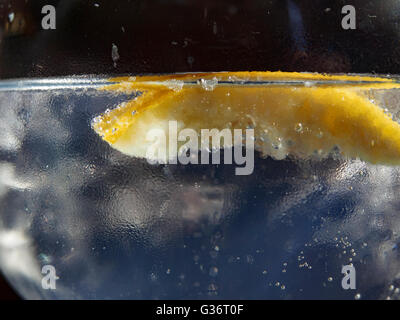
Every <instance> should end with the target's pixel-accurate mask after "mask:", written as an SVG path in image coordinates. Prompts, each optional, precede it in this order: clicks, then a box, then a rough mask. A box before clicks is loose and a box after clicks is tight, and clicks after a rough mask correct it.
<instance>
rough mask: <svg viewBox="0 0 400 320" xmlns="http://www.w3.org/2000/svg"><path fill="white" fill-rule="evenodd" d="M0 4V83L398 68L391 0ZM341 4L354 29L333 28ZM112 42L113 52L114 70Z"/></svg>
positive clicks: (399, 10) (0, 0)
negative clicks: (49, 8)
mask: <svg viewBox="0 0 400 320" xmlns="http://www.w3.org/2000/svg"><path fill="white" fill-rule="evenodd" d="M0 4H2V6H1V7H0V35H1V43H0V78H14V77H45V76H62V75H72V74H126V73H130V74H137V73H169V72H193V71H224V70H229V71H237V70H272V71H274V70H284V71H317V72H338V73H341V72H353V73H381V74H386V73H393V74H395V73H399V71H400V59H399V57H400V46H399V44H400V42H399V35H400V26H399V23H398V22H399V21H400V20H399V18H400V4H399V3H398V1H396V0H385V1H382V0H373V1H367V0H352V1H348V0H318V1H316V0H242V1H235V0H220V1H214V0H204V1H201V0H146V1H141V0H132V1H129V0H119V1H110V0H108V1H106V0H96V1H79V0H64V1H61V0H60V1H50V0H45V1H42V0H27V1H25V0H16V1H6V0H0ZM45 4H53V5H54V6H55V7H56V12H57V28H56V30H42V29H41V19H42V17H43V16H44V15H43V14H41V8H42V7H43V6H44V5H45ZM95 4H98V6H95ZM347 4H351V5H353V6H355V7H356V10H357V29H356V30H343V29H342V27H341V20H342V18H343V16H344V15H342V13H341V9H342V7H343V6H344V5H347ZM11 12H13V13H14V20H13V22H12V23H10V21H9V20H10V19H9V16H8V15H9V13H11ZM113 43H114V44H115V45H116V46H117V47H118V49H119V55H120V59H119V60H118V61H117V65H116V67H115V66H114V64H113V61H112V59H111V48H112V44H113Z"/></svg>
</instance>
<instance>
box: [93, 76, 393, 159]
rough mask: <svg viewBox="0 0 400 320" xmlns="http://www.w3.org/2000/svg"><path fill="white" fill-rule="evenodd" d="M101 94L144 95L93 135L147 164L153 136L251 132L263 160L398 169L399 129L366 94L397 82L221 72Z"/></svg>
mask: <svg viewBox="0 0 400 320" xmlns="http://www.w3.org/2000/svg"><path fill="white" fill-rule="evenodd" d="M112 82H113V84H110V85H109V86H106V87H104V88H102V89H103V90H110V91H120V92H135V91H138V92H140V93H141V94H140V95H139V96H137V97H136V98H135V99H133V100H131V101H128V102H126V103H124V104H122V105H120V106H117V107H116V108H114V109H113V110H108V111H107V112H105V113H104V114H102V115H99V116H98V117H96V118H95V119H94V121H93V123H92V127H93V129H94V130H95V131H96V132H97V133H98V134H99V135H100V136H101V137H102V138H103V139H104V140H105V141H107V142H108V143H109V144H110V145H111V146H112V147H113V148H115V149H117V150H119V151H120V152H122V153H124V154H127V155H130V156H134V157H141V158H146V154H147V150H148V148H149V147H150V146H151V145H152V143H153V142H152V141H148V139H146V135H147V133H148V132H149V131H150V130H153V129H161V130H163V131H164V132H165V133H166V134H167V138H170V137H168V132H169V130H168V127H169V123H170V121H176V123H177V124H178V130H182V129H184V128H191V129H193V130H195V131H196V132H201V130H202V129H218V130H219V131H221V130H223V129H226V128H228V129H232V130H234V129H242V130H245V129H248V128H252V129H254V133H255V148H256V150H258V151H260V152H261V153H262V154H263V155H264V156H271V157H273V158H275V159H283V158H284V157H286V156H288V155H292V156H294V157H299V158H307V157H310V156H314V155H318V156H321V157H324V156H326V155H328V154H330V153H331V152H332V150H337V148H339V150H340V152H341V154H342V155H343V156H344V157H348V158H360V159H362V160H364V161H368V162H371V163H377V164H378V163H379V164H393V165H397V164H400V125H399V124H398V123H397V122H395V121H393V120H392V119H391V117H390V116H389V115H387V114H385V112H384V111H383V110H382V109H381V108H380V107H379V106H377V105H375V104H374V103H372V102H371V101H370V100H369V99H368V98H367V97H366V95H364V94H363V92H364V91H367V90H370V89H382V90H385V89H393V88H400V85H399V84H398V83H396V82H394V81H393V80H390V79H386V78H378V77H366V76H340V75H321V74H314V73H312V74H311V73H285V72H218V73H194V74H175V75H165V76H143V77H130V78H115V79H112Z"/></svg>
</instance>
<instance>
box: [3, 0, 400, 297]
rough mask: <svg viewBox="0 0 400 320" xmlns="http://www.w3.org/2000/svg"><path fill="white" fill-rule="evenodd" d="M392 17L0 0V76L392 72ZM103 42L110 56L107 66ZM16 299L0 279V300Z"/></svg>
mask: <svg viewBox="0 0 400 320" xmlns="http://www.w3.org/2000/svg"><path fill="white" fill-rule="evenodd" d="M46 4H53V5H54V6H55V7H56V10H57V11H56V12H57V29H56V30H42V29H41V19H42V17H43V15H42V14H41V8H42V7H43V6H44V5H46ZM95 4H98V6H95ZM347 4H351V5H354V6H355V7H356V9H357V29H356V30H343V29H342V28H341V19H342V17H343V15H342V14H341V8H342V7H343V6H344V5H347ZM10 13H14V19H13V21H12V22H11V21H10V17H9V14H10ZM399 18H400V4H399V3H398V1H397V0H384V1H383V0H374V1H367V0H352V1H349V0H344V1H342V0H336V1H335V0H297V1H296V0H276V1H274V0H243V1H234V0H219V1H215V0H204V1H200V0H145V1H135V0H133V1H129V0H119V1H111V0H108V1H105V0H96V1H78V0H63V1H61V0H60V1H50V0H45V1H42V0H27V1H25V0H16V1H6V0H0V78H1V79H7V78H18V77H49V76H66V75H79V74H107V75H113V74H141V73H173V72H195V71H238V70H260V71H262V70H270V71H276V70H283V71H315V72H334V73H379V74H386V73H390V74H397V73H400V36H399V35H400V26H399V21H400V19H399ZM112 44H115V45H116V46H117V47H118V51H119V55H120V59H119V60H118V61H117V63H116V65H114V63H113V61H112V59H111V48H112ZM17 298H18V297H17V296H16V295H15V293H14V292H13V291H12V290H11V289H10V288H9V286H8V285H7V284H6V282H5V281H4V280H3V279H2V278H1V276H0V299H17Z"/></svg>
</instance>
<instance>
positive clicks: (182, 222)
mask: <svg viewBox="0 0 400 320" xmlns="http://www.w3.org/2000/svg"><path fill="white" fill-rule="evenodd" d="M64 80H65V79H64ZM60 81H61V79H59V80H58V83H59V82H60ZM114 81H115V80H114ZM61 82H62V81H61ZM46 83H47V84H48V85H49V87H47V88H45V90H38V87H37V83H36V82H35V83H34V84H32V83H30V84H26V83H21V85H20V86H19V87H16V86H14V87H12V86H11V87H9V88H8V89H7V90H5V89H4V90H0V110H1V113H2V116H1V117H0V129H1V131H2V135H1V137H0V202H1V209H0V266H1V270H2V272H3V273H4V274H5V275H6V276H7V279H8V280H9V281H10V282H11V283H12V285H13V286H14V287H15V288H16V289H17V290H18V292H19V293H20V294H21V295H22V296H23V297H25V298H118V299H120V298H133V299H141V298H149V299H155V298H159V299H163V298H165V299H175V298H177V299H179V298H189V299H196V298H210V299H230V298H232V299H241V298H243V299H244V298H248V299H289V298H292V299H307V298H331V299H335V298H338V299H355V298H356V299H386V298H388V297H389V298H391V299H398V298H399V287H400V283H399V270H400V259H399V252H398V250H399V249H398V243H399V241H400V238H399V230H400V215H399V213H398V208H399V206H400V200H399V197H398V193H399V188H400V180H399V168H398V167H397V166H394V165H377V164H372V163H369V162H365V161H361V160H357V159H350V158H347V157H344V156H342V155H340V154H339V155H336V156H333V155H329V156H327V157H316V158H313V157H310V158H304V159H302V158H296V157H291V156H288V157H284V158H283V159H282V160H277V159H274V158H272V157H267V158H265V159H264V158H262V154H261V153H260V152H256V153H255V159H254V160H255V164H254V172H253V174H251V175H248V176H236V175H235V173H234V166H233V165H224V164H220V165H181V164H177V165H151V164H149V163H148V162H147V160H146V159H145V158H139V157H132V156H130V155H126V154H124V153H122V152H120V151H118V150H117V149H116V148H114V147H113V146H111V145H110V144H109V143H107V142H106V141H104V140H103V139H102V137H100V136H99V135H98V134H97V133H96V132H95V131H94V130H93V129H92V121H93V119H94V118H96V117H97V116H99V115H102V114H104V113H105V111H106V110H107V109H110V110H112V109H113V108H115V106H118V105H121V104H122V103H123V102H126V101H130V100H131V99H133V98H134V97H136V96H137V93H136V91H135V90H131V92H129V91H127V90H125V89H124V90H121V91H120V92H118V91H115V90H98V89H99V87H104V84H105V83H104V82H103V83H100V84H99V83H98V84H94V87H93V88H90V86H87V85H84V86H81V85H78V86H77V87H76V88H74V85H73V84H72V85H68V87H62V88H57V87H56V88H54V87H53V85H52V80H51V79H47V80H46ZM9 84H10V83H9ZM28 86H30V88H29V89H27V90H21V87H22V88H27V87H28ZM0 87H1V86H0ZM72 89H73V90H72ZM367 91H368V92H365V96H366V97H368V99H369V100H370V101H371V103H373V104H374V105H376V106H377V107H379V108H380V109H382V111H383V112H384V113H385V114H387V115H389V114H390V115H391V119H392V121H394V123H397V122H398V119H397V114H398V112H399V111H400V109H399V103H398V101H399V99H400V93H399V91H398V89H396V88H393V89H384V90H379V89H374V88H372V89H371V90H367ZM207 92H208V91H207ZM372 101H373V102H372ZM385 109H386V110H385ZM350 263H352V264H353V265H354V267H355V268H356V271H357V289H356V290H343V289H342V286H341V282H342V278H343V274H342V273H341V271H342V266H343V265H348V264H350ZM44 265H53V266H54V267H55V268H56V271H57V275H58V276H59V278H60V279H59V280H57V289H56V290H54V291H53V290H44V289H43V288H42V286H41V280H42V276H43V275H42V274H41V268H42V267H43V266H44Z"/></svg>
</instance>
